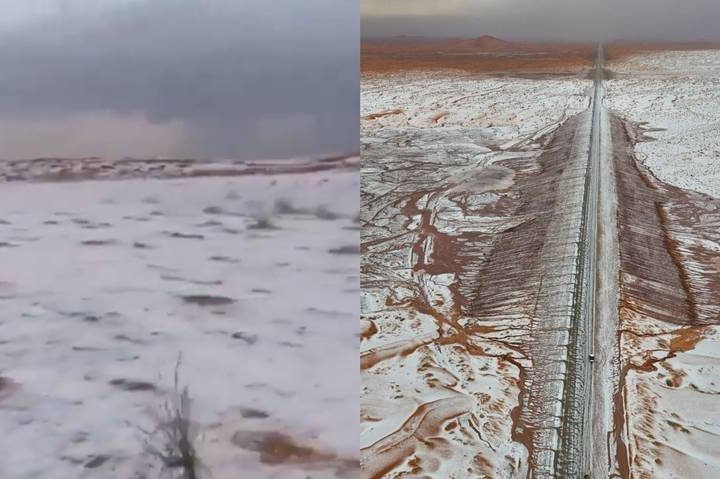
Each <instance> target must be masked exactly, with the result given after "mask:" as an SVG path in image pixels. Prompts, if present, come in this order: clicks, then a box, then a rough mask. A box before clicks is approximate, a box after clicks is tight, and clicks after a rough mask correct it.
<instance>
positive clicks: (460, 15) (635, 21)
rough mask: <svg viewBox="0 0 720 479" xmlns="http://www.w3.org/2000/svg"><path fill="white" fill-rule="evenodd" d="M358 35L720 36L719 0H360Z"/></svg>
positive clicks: (593, 39) (652, 37)
mask: <svg viewBox="0 0 720 479" xmlns="http://www.w3.org/2000/svg"><path fill="white" fill-rule="evenodd" d="M360 1H361V11H362V15H363V24H362V34H363V35H364V36H369V37H373V36H395V35H423V36H432V37H472V36H480V35H485V34H487V35H495V36H498V37H501V38H508V39H520V40H536V39H537V40H590V41H596V40H611V39H618V38H622V39H644V40H720V28H718V24H719V23H720V0H442V1H440V0H360Z"/></svg>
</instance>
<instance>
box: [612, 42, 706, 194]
mask: <svg viewBox="0 0 720 479" xmlns="http://www.w3.org/2000/svg"><path fill="white" fill-rule="evenodd" d="M608 68H610V69H611V70H612V71H613V73H614V76H615V78H614V79H611V80H607V81H606V86H607V88H606V94H607V96H606V100H605V101H606V104H607V106H608V108H611V109H613V110H615V111H616V112H617V113H619V114H620V115H621V116H623V117H624V118H627V119H629V120H631V121H634V122H638V123H643V124H644V126H645V128H647V129H648V131H647V135H648V136H650V137H652V138H654V139H655V140H654V141H646V142H643V143H640V144H638V145H637V146H636V152H637V153H638V154H639V155H640V157H641V159H642V161H643V162H644V164H645V165H647V166H648V167H649V168H650V170H652V172H653V173H654V174H655V175H657V176H658V177H659V178H660V179H661V180H663V181H665V182H667V183H670V184H672V185H675V186H679V187H681V188H686V189H691V190H695V191H699V192H702V193H707V194H710V195H712V196H714V197H716V198H720V50H707V51H664V52H653V53H646V54H641V55H635V56H632V57H629V58H627V59H624V60H622V61H617V62H611V63H610V64H609V65H608Z"/></svg>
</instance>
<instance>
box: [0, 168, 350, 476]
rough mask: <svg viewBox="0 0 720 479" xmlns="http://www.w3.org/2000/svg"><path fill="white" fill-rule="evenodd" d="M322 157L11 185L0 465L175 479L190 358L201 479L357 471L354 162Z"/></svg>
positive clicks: (2, 287)
mask: <svg viewBox="0 0 720 479" xmlns="http://www.w3.org/2000/svg"><path fill="white" fill-rule="evenodd" d="M86 163H87V162H86ZM90 163H92V162H90ZM139 163H141V162H139ZM310 163H311V162H305V163H302V162H300V163H298V164H299V165H300V167H297V165H295V166H293V163H292V162H288V163H286V164H282V165H281V166H278V165H275V170H273V171H274V172H275V173H273V174H254V175H251V174H242V172H240V173H239V174H238V176H227V171H226V170H228V169H230V170H233V168H234V169H237V167H231V166H227V165H226V167H222V165H220V166H216V167H215V169H214V170H213V169H212V168H210V167H208V166H207V165H205V166H203V165H195V166H196V169H200V170H202V171H205V175H201V176H202V177H199V176H194V175H187V176H188V177H182V178H171V179H161V178H154V179H141V178H131V179H123V180H107V179H106V180H98V179H89V180H86V181H58V178H56V177H54V176H53V175H52V174H51V173H52V172H50V173H48V172H47V171H45V173H48V174H47V175H46V174H40V173H42V171H41V172H40V173H39V176H38V177H37V178H40V179H44V180H49V181H43V182H40V181H28V180H27V179H25V180H20V179H18V175H19V173H17V172H16V173H17V174H15V173H14V174H13V175H11V176H12V178H14V179H16V180H17V181H12V182H4V183H0V263H1V264H2V269H1V271H0V305H1V306H2V311H3V312H2V315H1V317H0V425H1V427H2V430H3V432H4V433H3V435H2V439H0V450H2V454H1V455H0V477H2V478H57V479H65V478H67V479H76V478H121V477H122V478H131V477H137V478H140V477H148V478H151V477H161V476H160V475H159V474H160V471H161V469H162V467H161V466H162V464H161V461H159V460H158V458H154V457H152V456H151V455H148V454H147V451H146V449H147V447H146V445H145V442H146V441H148V434H147V433H148V432H151V431H152V430H153V428H154V427H156V426H157V425H158V424H157V423H156V422H157V420H158V414H159V413H160V412H161V411H162V408H163V405H164V404H166V403H167V401H169V400H171V399H172V398H173V394H174V374H175V370H176V366H177V372H178V376H179V385H180V387H181V388H182V387H185V386H186V387H187V388H188V392H189V396H190V398H191V409H190V417H189V419H190V422H191V426H192V430H193V438H194V444H193V445H194V448H195V451H196V454H197V459H198V461H199V463H200V466H199V471H201V472H202V474H201V476H200V477H212V478H214V479H222V478H237V477H253V478H275V479H285V478H287V479H305V478H307V477H313V478H318V479H319V478H336V477H341V478H352V477H357V475H358V425H357V407H358V406H357V404H358V399H357V390H358V387H359V380H358V377H357V374H354V372H355V371H357V367H358V342H357V341H358V335H357V331H358V330H357V314H358V311H357V298H358V294H359V277H358V258H359V257H358V236H359V225H358V211H359V205H358V190H359V176H358V171H357V158H354V159H353V158H350V159H346V160H343V161H342V162H341V163H339V164H336V165H335V167H334V168H331V169H326V165H324V164H323V163H322V162H321V163H320V165H321V166H320V167H318V166H317V164H314V163H313V164H310ZM153 165H154V163H153V162H149V163H148V164H146V165H145V166H143V167H142V168H141V169H142V170H143V171H145V172H146V171H152V170H153V169H154V166H153ZM303 165H305V166H303ZM323 165H324V166H323ZM6 166H7V165H6ZM75 166H76V170H77V171H76V173H78V177H94V174H90V175H86V174H84V173H83V171H82V168H83V162H82V161H79V162H77V164H76V165H75ZM86 166H87V165H86ZM136 166H137V165H136ZM155 166H157V165H155ZM288 166H290V167H292V169H293V170H304V171H305V172H297V171H296V172H295V173H288V172H287V169H288ZM8 169H12V168H10V167H8V168H4V170H8ZM16 169H17V168H16ZM91 169H93V171H95V170H96V169H95V167H93V168H91ZM270 169H272V168H270ZM211 170H212V171H211ZM314 170H324V171H314ZM23 171H25V172H27V168H23ZM101 171H107V170H101ZM233 171H234V170H233ZM235 173H237V172H236V171H235ZM108 176H110V177H112V175H108ZM120 176H122V175H120ZM134 176H136V177H137V176H143V174H142V172H141V173H139V174H136V175H134ZM144 176H148V175H147V174H145V175H144ZM156 176H162V175H161V174H158V175H156ZM170 176H173V177H175V176H178V175H175V174H173V175H170ZM37 178H36V177H35V176H33V177H32V178H30V179H31V180H32V179H37ZM63 179H66V178H63ZM178 359H179V360H180V362H179V363H178ZM143 431H145V432H143ZM158 447H161V446H158ZM170 472H173V471H172V470H171V471H170ZM168 477H175V476H172V475H171V476H168Z"/></svg>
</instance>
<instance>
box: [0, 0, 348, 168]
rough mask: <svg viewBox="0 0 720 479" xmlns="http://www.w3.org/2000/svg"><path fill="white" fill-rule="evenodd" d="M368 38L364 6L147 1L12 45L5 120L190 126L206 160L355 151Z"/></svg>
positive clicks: (75, 19) (333, 0)
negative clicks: (93, 119)
mask: <svg viewBox="0 0 720 479" xmlns="http://www.w3.org/2000/svg"><path fill="white" fill-rule="evenodd" d="M358 38H359V21H358V4H357V0H312V1H310V2H298V1H296V0H275V1H263V0H242V1H236V0H145V1H136V2H134V3H133V2H131V3H128V4H127V5H124V6H119V7H116V8H113V9H112V10H106V11H103V12H102V13H101V14H99V13H98V12H95V13H94V14H92V15H83V14H79V15H72V16H71V15H62V16H60V15H57V16H54V17H49V18H45V19H43V20H42V21H38V22H37V23H35V24H32V25H26V26H24V27H22V28H21V29H16V30H14V31H8V32H6V33H5V34H3V35H1V36H0V115H2V116H3V117H5V118H7V117H8V116H10V115H16V116H17V117H18V118H21V117H22V118H28V117H29V118H32V117H36V118H44V119H45V118H50V117H52V118H59V119H62V118H63V115H65V114H68V115H71V114H73V115H74V114H76V113H78V112H94V111H102V112H107V111H110V112H112V113H113V114H117V115H136V114H137V113H138V112H139V113H141V114H143V115H145V116H146V117H147V118H148V119H149V120H150V121H152V122H154V123H159V124H164V123H168V124H170V123H172V122H177V121H181V122H183V124H184V125H185V130H184V131H185V134H184V136H183V139H182V142H183V144H180V145H178V146H177V148H176V150H177V151H178V153H181V152H182V153H186V154H195V155H208V156H217V155H222V156H242V157H254V156H258V155H260V156H262V155H266V156H267V155H293V154H304V153H312V152H323V151H338V150H345V151H347V150H355V149H357V147H358V121H359V120H358V91H359V85H358V46H357V43H358ZM58 121H61V120H58ZM38 141H40V142H42V141H43V139H42V138H39V139H38ZM151 143H152V141H150V144H149V145H148V154H152V153H153V151H150V150H152V144H151ZM3 153H5V154H3ZM13 153H14V152H13ZM91 153H97V152H88V154H91ZM100 153H102V152H100ZM0 156H5V157H7V156H8V153H7V152H3V151H2V145H0Z"/></svg>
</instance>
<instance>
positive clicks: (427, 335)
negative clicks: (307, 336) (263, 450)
mask: <svg viewBox="0 0 720 479" xmlns="http://www.w3.org/2000/svg"><path fill="white" fill-rule="evenodd" d="M590 86H591V82H590V81H588V80H585V79H581V78H575V77H567V78H547V79H535V80H529V79H522V78H491V77H481V76H472V77H471V76H467V77H465V76H453V75H446V74H422V73H421V74H403V75H393V76H372V77H366V78H363V82H362V99H361V105H362V106H361V110H362V115H363V120H362V124H361V132H362V148H363V149H362V156H363V167H362V168H363V170H362V175H363V182H362V196H361V201H362V207H361V210H362V215H361V216H362V250H363V257H362V263H361V264H362V267H361V271H362V305H361V312H362V317H363V320H362V326H363V332H362V335H363V336H362V337H363V341H362V345H361V349H362V353H361V367H362V371H363V372H362V383H363V394H362V398H361V422H362V435H361V446H362V448H363V449H362V451H361V461H362V473H363V477H364V478H368V479H370V478H393V479H395V478H404V477H408V478H409V477H427V478H442V479H448V478H455V479H464V478H468V477H493V478H512V477H524V476H525V475H526V474H527V472H528V469H529V465H528V463H529V461H533V460H534V458H529V457H528V456H529V455H532V454H530V453H529V451H528V448H526V445H527V443H529V442H531V441H532V440H533V439H532V438H531V437H532V436H533V434H531V433H530V432H528V431H525V432H524V431H522V427H518V428H515V427H514V426H516V425H518V426H519V424H520V423H521V422H522V421H524V420H525V419H527V420H528V421H530V422H532V421H533V419H536V418H532V417H530V418H522V419H521V418H520V416H521V415H525V414H527V413H528V411H529V410H530V409H532V407H535V406H534V405H533V406H531V407H530V408H528V407H527V404H525V405H524V406H523V405H520V404H519V398H520V397H521V396H522V395H523V394H524V393H523V392H522V391H521V390H522V389H523V387H528V386H529V385H528V384H527V382H526V381H525V379H524V376H525V371H524V370H525V369H526V368H531V367H532V366H533V364H532V362H531V359H530V355H529V352H528V348H532V347H535V346H531V345H530V344H531V343H532V342H533V341H530V340H528V335H529V329H530V325H531V324H532V323H534V321H535V319H536V318H535V316H534V315H535V311H544V309H543V308H545V307H550V303H551V302H552V300H551V299H548V298H542V299H539V300H536V299H535V296H534V295H535V292H536V291H537V289H538V287H537V285H536V284H535V285H534V289H533V292H532V293H531V294H528V295H523V294H521V293H520V292H517V291H512V292H509V294H508V292H507V291H506V290H504V289H503V288H502V286H498V287H497V288H495V285H496V284H497V285H501V284H502V285H507V284H508V278H511V279H513V280H514V276H513V275H514V274H515V273H516V272H518V274H520V275H522V274H523V272H522V271H517V270H518V269H522V268H515V266H516V265H510V267H507V265H506V266H505V267H504V269H505V271H504V272H501V271H495V270H494V269H493V267H492V265H491V264H485V262H486V260H487V258H488V257H490V256H492V255H495V258H496V261H497V262H498V264H500V263H502V262H503V260H502V259H500V258H501V257H502V255H503V254H505V253H506V252H509V251H514V253H513V254H515V258H514V259H515V260H517V261H518V262H522V261H523V260H526V259H527V258H525V256H532V258H536V256H537V255H534V254H529V253H528V252H529V251H530V250H532V251H533V252H536V251H535V250H533V248H534V246H533V245H532V244H533V243H534V242H533V241H532V238H530V237H526V239H525V240H523V239H522V238H519V239H518V238H513V234H512V233H511V230H513V229H525V230H527V229H526V227H531V224H532V222H533V215H534V214H536V213H537V210H535V209H534V207H533V208H530V209H529V210H528V211H521V206H522V205H525V204H526V203H528V204H531V205H536V204H539V203H541V202H542V201H543V200H538V201H536V200H537V198H526V197H523V196H521V193H519V190H522V189H523V188H525V187H524V186H523V187H518V186H516V184H517V183H518V182H524V183H523V184H525V185H526V184H527V182H530V181H532V180H530V179H528V177H530V176H532V175H533V174H538V173H539V168H538V166H537V163H536V162H535V160H536V159H537V157H538V156H539V155H540V154H541V153H542V152H543V150H544V148H546V147H547V141H548V136H547V135H546V134H547V133H551V132H553V131H555V130H556V129H557V128H558V126H559V125H561V124H563V122H565V121H566V120H567V119H568V118H570V117H572V116H573V115H575V114H576V113H579V112H581V111H583V110H585V109H586V108H587V106H588V97H587V96H586V92H587V89H588V88H589V87H590ZM551 169H552V168H551ZM561 170H562V168H561ZM566 171H568V175H570V176H572V175H574V174H575V173H577V172H576V171H575V169H574V168H566ZM538 176H539V175H538ZM551 176H552V175H551ZM580 176H582V173H580ZM556 181H557V177H556V176H552V177H551V178H548V179H547V181H545V182H544V184H552V185H555V184H556V183H555V182H556ZM567 182H571V183H572V180H567V181H566V183H567ZM538 183H541V184H542V181H540V182H538ZM536 186H537V183H536ZM559 189H560V188H559ZM551 191H552V189H551ZM534 192H535V191H534V190H533V192H532V193H530V196H532V194H533V193H534ZM565 193H567V192H565ZM559 195H562V194H561V193H559ZM539 196H542V197H543V199H545V198H546V196H547V197H553V198H551V199H549V202H550V203H552V204H554V203H555V199H554V193H551V194H547V192H545V191H541V192H539ZM567 196H572V195H567ZM578 204H579V203H575V205H578ZM546 213H547V217H551V220H552V222H553V228H555V227H558V228H555V229H554V231H555V234H557V235H558V236H560V237H562V238H563V240H562V241H561V242H559V243H562V245H561V246H560V245H558V243H556V244H555V246H556V247H557V248H556V249H555V250H553V249H552V247H549V248H547V249H546V250H544V251H542V253H543V256H544V257H549V256H552V252H553V251H555V253H557V252H558V250H559V248H561V247H563V248H566V249H567V248H571V247H572V246H573V245H572V243H570V242H567V241H565V239H564V237H565V235H566V233H565V231H566V230H565V229H563V225H562V224H560V223H561V222H562V220H561V218H560V216H562V215H560V214H559V210H558V215H557V216H554V215H552V214H551V213H548V212H546ZM543 221H547V218H545V219H544V220H543ZM553 228H550V229H553ZM571 229H572V228H568V230H571ZM575 230H576V231H578V228H577V227H576V225H575ZM505 238H507V239H508V241H509V242H512V243H513V244H512V246H508V248H507V249H505V248H504V247H503V245H502V244H501V243H502V242H503V240H504V239H505ZM522 241H525V242H526V243H527V244H529V245H531V246H530V247H528V248H525V247H524V246H523V244H522V243H521V242H522ZM509 242H508V244H509ZM550 242H552V241H550ZM558 256H559V257H563V255H562V254H560V255H558ZM567 258H571V256H567ZM531 261H532V260H531ZM481 268H485V269H481ZM508 270H511V271H508ZM493 271H495V272H496V273H497V275H498V276H497V277H495V276H492V274H493ZM555 273H557V271H555ZM562 277H563V274H555V275H554V277H553V279H548V280H546V284H548V283H554V282H555V280H556V279H558V280H561V279H562ZM495 279H497V282H495V281H494V280H495ZM503 280H505V281H503ZM556 287H557V288H559V289H560V290H562V291H561V292H560V294H559V295H558V296H562V294H563V293H564V292H567V291H569V288H567V287H564V286H563V285H561V284H558V285H556ZM490 290H492V291H491V292H488V291H490ZM528 298H530V299H532V301H530V303H532V302H533V301H534V302H535V304H534V307H535V311H533V305H532V304H530V305H528V304H525V300H527V299H528ZM546 299H547V300H548V301H547V304H546V303H545V300H546ZM538 303H540V304H539V305H538ZM563 306H564V305H563ZM493 307H497V309H494V310H493ZM556 309H557V308H556ZM480 310H482V311H480ZM545 319H547V318H545ZM545 324H548V323H547V321H546V322H545ZM541 328H542V326H541ZM563 334H565V333H564V332H561V331H560V329H559V328H556V329H555V330H554V331H548V334H547V338H550V337H552V338H553V339H554V338H556V336H557V335H563ZM546 356H548V361H546V362H551V361H556V360H557V361H558V362H561V358H555V357H550V355H546ZM553 371H554V370H553ZM554 372H557V371H554ZM546 377H547V375H546ZM558 382H559V381H552V382H551V381H545V382H544V384H541V382H540V381H538V382H537V383H536V384H535V385H533V386H532V387H534V389H533V391H540V390H542V389H543V388H544V387H545V386H548V387H550V388H554V387H555V385H557V384H558ZM551 383H552V384H551ZM536 397H537V396H536ZM554 404H555V403H553V404H548V403H546V404H542V405H539V406H538V407H541V408H547V407H550V408H553V407H554ZM519 405H520V406H521V407H520V408H518V406H519ZM533 424H535V423H533ZM538 436H540V434H538V435H537V436H534V437H538ZM528 438H530V439H528ZM541 455H542V456H543V458H542V460H543V461H545V460H547V459H548V458H549V460H550V462H552V457H551V455H552V452H550V453H549V454H547V453H546V451H543V452H541Z"/></svg>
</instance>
